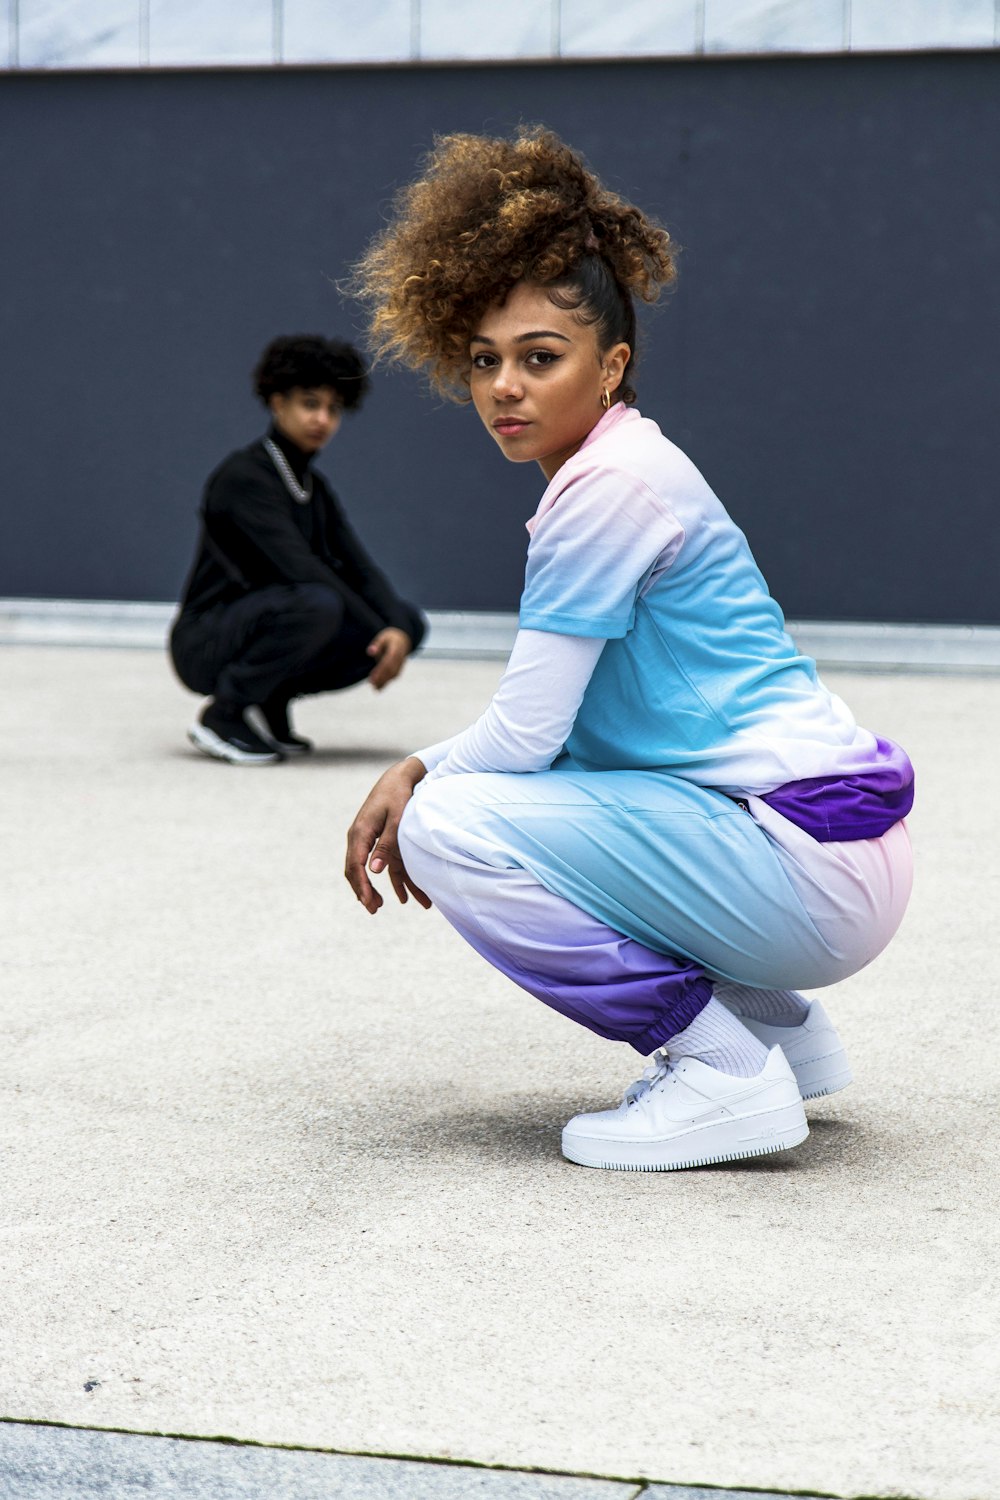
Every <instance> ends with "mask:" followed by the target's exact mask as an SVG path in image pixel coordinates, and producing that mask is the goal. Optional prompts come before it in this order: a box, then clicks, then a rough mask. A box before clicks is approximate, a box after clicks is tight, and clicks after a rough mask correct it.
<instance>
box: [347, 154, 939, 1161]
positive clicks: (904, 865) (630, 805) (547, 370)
mask: <svg viewBox="0 0 1000 1500" xmlns="http://www.w3.org/2000/svg"><path fill="white" fill-rule="evenodd" d="M673 277H674V262H673V253H672V247H671V243H670V239H669V236H668V235H667V233H666V231H665V230H664V229H662V228H661V227H659V226H658V225H656V224H655V223H653V222H652V221H651V220H650V219H649V218H647V217H646V216H645V215H644V214H643V213H641V212H640V211H639V210H638V209H637V208H635V207H634V206H632V205H630V204H627V203H625V202H623V201H622V200H621V199H619V198H618V197H616V196H615V195H614V194H612V193H610V192H608V191H607V190H606V189H605V188H603V187H602V185H601V184H600V182H599V181H598V180H597V179H596V178H595V177H594V176H593V174H592V173H591V172H589V171H588V170H587V168H586V167H585V166H584V164H583V163H582V161H581V160H580V158H579V157H578V156H576V155H575V154H574V153H573V152H572V151H571V150H570V149H569V148H568V147H567V146H565V145H564V144H563V143H562V142H561V141H559V140H558V139H557V138H556V137H555V136H554V135H552V134H551V133H550V132H548V131H544V130H541V129H534V130H522V131H521V132H520V133H519V134H518V135H517V137H516V138H515V139H513V140H497V139H488V138H482V137H477V136H464V135H457V136H450V137H446V138H444V139H443V140H441V141H440V142H439V143H438V146H437V149H436V150H435V152H434V153H433V154H432V155H431V157H430V159H429V162H428V165H427V168H426V170H425V172H424V174H423V175H422V176H421V178H420V179H419V180H418V181H417V182H415V183H414V184H413V185H412V186H411V187H409V188H408V189H407V190H406V191H405V193H404V194H403V195H402V196H401V199H400V201H399V203H398V205H397V211H396V215H395V218H394V219H393V221H392V222H391V223H390V225H389V227H388V228H387V229H386V230H385V232H384V233H383V234H382V235H381V236H380V238H379V239H378V240H377V241H376V242H375V243H374V245H373V246H372V248H371V249H370V251H369V252H368V254H367V256H366V257H365V259H364V261H363V262H362V263H361V265H360V267H359V270H358V281H359V286H360V289H361V291H362V293H363V295H365V296H366V297H367V298H368V300H369V303H370V305H371V307H372V310H373V319H372V326H373V335H374V341H375V343H376V346H377V347H378V349H379V351H380V352H381V353H382V354H383V355H387V356H388V357H390V358H393V359H396V360H400V361H402V362H404V363H405V364H407V365H409V366H411V367H414V368H422V369H424V370H426V371H427V373H428V374H429V376H430V378H431V380H432V381H433V383H434V384H435V385H436V387H437V388H438V389H439V390H443V391H446V392H448V393H450V394H457V395H459V396H460V397H467V396H469V395H471V399H472V402H473V404H474V406H475V408H476V411H477V413H478V414H479V417H480V419H481V420H482V422H483V425H484V426H485V428H486V430H487V432H488V433H489V434H490V436H491V437H492V438H493V440H494V441H495V442H496V443H497V444H499V446H500V448H501V450H502V452H503V453H504V454H505V455H506V457H508V458H509V459H511V460H512V461H513V462H520V463H524V462H528V461H529V460H530V461H534V462H535V463H537V464H538V466H539V468H540V469H541V471H542V474H543V475H544V478H545V481H546V485H547V487H546V489H545V491H544V493H543V495H542V497H541V500H540V502H539V505H538V509H537V511H536V513H535V516H534V518H533V519H532V520H531V521H530V522H529V523H528V531H529V533H530V541H529V545H528V553H527V567H526V575H525V586H524V592H523V594H522V597H521V604H520V615H519V630H518V634H517V638H516V641H515V644H514V647H513V650H512V652H511V656H510V660H509V662H508V665H507V669H506V672H505V673H504V676H503V679H502V681H501V683H500V686H499V687H498V689H497V692H496V694H495V696H494V698H493V700H492V702H491V703H490V705H489V707H488V708H487V709H486V712H485V713H484V714H483V715H482V717H481V718H480V719H479V720H478V721H477V722H476V723H474V724H472V725H471V726H470V727H469V728H468V729H466V730H465V731H464V732H463V733H462V734H459V735H457V736H455V737H454V738H452V739H450V740H446V741H444V742H442V743H441V744H438V745H433V746H430V747H428V748H427V749H424V750H420V751H418V752H417V753H416V754H415V755H412V756H409V757H408V758H407V759H405V760H403V761H401V762H399V763H398V764H397V765H395V766H393V767H392V768H391V769H390V770H388V771H387V772H386V773H385V774H384V775H383V776H382V777H381V778H380V780H379V781H378V782H377V783H376V785H375V787H374V788H373V790H372V792H371V793H370V795H369V797H368V798H367V800H366V801H365V803H364V805H363V807H362V808H361V810H360V812H359V813H358V815H357V818H356V819H355V821H354V823H353V825H352V827H351V830H350V833H349V835H348V857H347V866H346V872H345V873H346V875H347V878H348V880H349V881H350V883H351V886H352V887H353V889H354V891H355V893H356V895H357V897H358V899H359V900H360V901H361V902H362V903H363V905H364V906H365V907H366V909H367V910H368V911H369V912H376V911H377V910H378V908H379V907H380V906H381V904H382V898H381V896H380V895H379V894H378V892H377V891H376V889H375V887H374V886H373V884H372V881H371V879H370V874H378V873H380V872H381V871H383V870H387V871H388V874H389V878H390V881H391V884H392V887H393V889H394V891H395V893H396V895H397V897H398V899H399V900H400V901H406V899H407V894H408V892H409V893H412V894H413V896H414V897H415V899H416V900H417V901H418V902H419V903H420V904H421V905H423V906H429V905H430V904H431V899H433V902H434V903H435V904H436V905H437V906H438V907H439V908H440V910H441V911H442V912H443V913H444V915H445V916H446V917H447V919H448V921H449V922H451V923H452V925H453V926H454V927H455V928H456V929H457V930H458V931H459V932H460V933H461V934H462V936H463V937H464V938H466V939H467V941H468V942H469V943H471V944H472V946H473V947H474V948H475V949H476V950H477V952H479V953H480V954H481V955H482V956H483V957H484V958H485V959H487V960H488V961H489V962H490V963H491V964H493V965H495V966H496V967H497V968H498V969H500V970H501V971H502V972H503V973H504V974H506V975H508V976H509V977H510V978H511V979H512V980H514V982H515V983H517V984H518V985H520V986H521V987H522V988H524V989H526V990H528V991H529V992H530V993H531V994H533V995H536V996H537V997H538V998H539V999H541V1000H543V1001H545V1003H546V1004H548V1005H550V1006H552V1007H554V1008H555V1009H556V1010H559V1011H561V1012H562V1014H563V1015H565V1016H568V1017H570V1018H571V1019H572V1020H574V1021H578V1022H580V1023H581V1025H584V1026H587V1027H589V1028H590V1030H592V1031H595V1032H597V1033H598V1034H599V1035H600V1036H604V1037H607V1038H609V1039H610V1040H613V1041H621V1042H627V1043H629V1045H630V1046H632V1047H634V1048H635V1049H636V1051H638V1052H640V1053H641V1054H643V1055H644V1056H651V1065H650V1066H649V1067H648V1068H647V1069H646V1072H645V1073H644V1075H643V1077H642V1078H641V1079H640V1080H639V1081H638V1082H637V1083H635V1084H633V1085H632V1086H631V1087H630V1088H629V1089H628V1090H627V1091H626V1093H625V1096H624V1099H623V1100H622V1102H621V1104H620V1105H619V1106H618V1107H617V1108H615V1109H609V1110H606V1111H603V1112H600V1113H597V1114H584V1115H577V1116H576V1117H575V1118H574V1119H572V1120H570V1122H569V1123H568V1124H567V1126H566V1127H565V1130H564V1131H563V1140H562V1147H563V1152H564V1154H565V1155H566V1156H567V1157H568V1158H569V1159H570V1160H572V1161H575V1162H579V1163H581V1164H583V1165H585V1166H593V1167H616V1168H626V1169H631V1170H639V1171H659V1170H668V1169H672V1168H678V1167H693V1166H700V1165H703V1164H705V1163H708V1162H716V1161H727V1160H732V1159H735V1158H739V1157H748V1156H756V1155H762V1154H764V1153H768V1152H773V1151H780V1150H784V1149H786V1148H788V1147H792V1146H795V1145H797V1144H798V1143H799V1142H800V1141H802V1140H804V1138H805V1137H806V1135H807V1133H808V1126H807V1123H806V1116H805V1112H804V1110H803V1100H804V1099H810V1098H814V1097H817V1096H819V1095H822V1094H830V1093H833V1092H835V1091H836V1090H837V1089H841V1088H843V1087H844V1086H845V1085H846V1084H847V1083H849V1082H850V1081H851V1070H850V1066H849V1063H848V1061H847V1057H846V1054H845V1051H844V1048H843V1045H842V1043H841V1041H840V1039H839V1037H838V1035H837V1032H836V1031H835V1029H834V1027H833V1025H832V1023H831V1021H830V1019H829V1017H828V1016H827V1014H826V1012H825V1010H824V1008H823V1007H822V1005H821V1004H820V1003H819V1002H818V1001H815V1000H813V1001H811V1002H810V1001H809V1000H806V999H804V998H803V997H802V996H801V995H800V994H799V993H798V991H799V989H801V988H816V987H820V986H824V985H830V984H834V983H836V982H837V981H838V980H840V979H843V978H845V977H846V976H848V975H850V974H853V973H855V972H856V971H857V970H858V969H860V968H862V967H863V966H864V965H865V964H867V963H869V962H870V961H871V960H872V959H873V958H874V957H875V956H876V954H878V953H879V952H880V951H881V950H882V949H883V948H884V947H885V945H886V943H887V942H888V941H889V939H890V938H891V936H892V935H893V933H894V932H895V931H896V928H897V927H898V925H899V923H900V920H901V918H902V916H903V912H904V909H905V907H906V903H907V899H908V896H909V892H910V883H911V855H910V846H909V840H908V838H907V833H906V828H905V824H904V822H903V821H902V820H903V819H904V818H905V815H906V813H907V812H908V811H909V809H910V806H911V803H912V800H913V773H912V768H911V766H910V763H909V761H908V759H907V757H906V755H905V754H904V753H903V751H902V750H900V749H899V747H898V746H896V745H894V744H892V743H890V742H888V741H886V740H884V739H880V738H878V737H876V735H874V734H872V733H871V732H870V731H868V730H866V729H862V728H859V727H858V725H857V724H856V723H855V721H854V719H853V718H852V716H851V714H850V713H849V711H848V709H847V708H846V707H845V705H844V704H843V703H842V702H841V701H840V699H838V698H836V697H834V696H833V695H832V694H831V693H829V692H828V691H827V689H826V688H825V687H824V686H823V684H822V683H821V682H820V681H819V680H818V678H817V675H816V669H815V665H814V663H813V662H812V661H810V660H809V659H808V658H806V657H804V656H802V655H800V654H799V652H798V651H797V650H796V648H795V646H794V645H793V643H792V641H791V640H790V638H789V637H788V635H787V634H786V633H785V630H784V624H783V617H782V614H781V611H780V610H779V608H778V606H777V604H776V603H775V602H774V601H773V600H772V598H771V597H770V595H769V593H768V591H767V587H766V584H765V582H764V579H763V578H762V576H761V574H760V572H759V570H758V568H757V566H756V564H755V563H754V560H753V557H752V555H751V553H750V550H749V547H748V546H747V543H746V540H745V538H744V537H743V535H742V533H741V532H740V531H739V530H738V529H737V527H736V526H735V525H734V523H733V522H732V521H731V520H730V518H729V516H728V515H727V513H726V511H725V510H724V509H723V507H722V505H721V503H720V502H719V500H718V499H717V498H716V497H715V495H714V494H713V493H712V491H711V489H710V488H709V486H708V485H707V483H706V482H705V480H704V479H703V478H702V476H701V474H700V473H699V472H698V470H697V469H696V468H695V467H694V465H693V464H692V463H691V462H690V461H689V460H688V459H687V458H686V457H685V455H684V454H683V453H681V452H680V450H679V449H678V448H676V447H675V446H674V444H673V443H671V442H670V441H669V440H668V439H667V438H666V437H664V435H663V434H662V433H661V432H660V429H659V428H658V427H657V425H656V424H655V423H654V422H652V421H650V420H649V419H648V418H645V417H642V416H640V414H639V412H638V411H637V410H636V409H635V407H634V405H633V402H634V400H635V394H634V391H633V389H632V385H631V379H632V370H633V355H634V350H635V314H634V307H633V297H634V296H639V297H641V298H643V299H644V300H646V301H652V300H654V299H655V297H656V296H657V294H658V292H659V291H660V289H661V288H662V287H664V286H666V285H667V284H669V283H670V282H671V281H672V279H673Z"/></svg>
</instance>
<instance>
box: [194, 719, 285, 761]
mask: <svg viewBox="0 0 1000 1500" xmlns="http://www.w3.org/2000/svg"><path fill="white" fill-rule="evenodd" d="M188 739H189V740H190V741H191V743H192V745H194V747H195V749H196V750H200V751H201V752H202V754H203V755H210V756H211V757H212V759H213V760H225V761H228V762H229V764H230V765H231V766H273V765H275V764H276V762H278V761H279V760H280V759H281V756H280V755H279V754H278V752H277V751H276V750H275V751H274V752H273V753H272V754H270V755H257V754H255V753H254V752H253V751H252V750H240V749H238V748H237V746H236V745H230V743H229V742H228V740H224V739H223V738H222V737H221V735H218V734H216V733H215V731H214V729H206V728H205V725H204V724H201V723H197V724H192V725H191V728H190V729H189V730H188Z"/></svg>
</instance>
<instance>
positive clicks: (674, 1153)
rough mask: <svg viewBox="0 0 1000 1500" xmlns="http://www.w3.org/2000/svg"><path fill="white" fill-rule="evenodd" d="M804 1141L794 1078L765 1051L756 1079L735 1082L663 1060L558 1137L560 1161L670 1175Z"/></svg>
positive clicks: (661, 1055)
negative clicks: (612, 1105) (616, 1101)
mask: <svg viewBox="0 0 1000 1500" xmlns="http://www.w3.org/2000/svg"><path fill="white" fill-rule="evenodd" d="M808 1134H809V1126H808V1124H807V1122H806V1115H805V1110H804V1109H803V1108H802V1099H801V1098H800V1096H799V1090H798V1087H797V1085H796V1082H795V1076H794V1074H793V1073H792V1070H791V1068H790V1067H789V1065H788V1062H787V1060H786V1058H785V1055H784V1053H783V1052H782V1050H781V1048H780V1047H772V1048H771V1050H770V1052H769V1053H768V1056H767V1062H766V1063H765V1064H764V1067H763V1069H762V1070H761V1072H759V1073H758V1074H757V1076H756V1077H755V1078H734V1077H733V1076H732V1074H730V1073H720V1072H719V1071H718V1069H717V1068H710V1067H709V1066H708V1064H707V1063H703V1062H699V1061H698V1059H697V1058H695V1057H680V1058H677V1059H675V1060H671V1059H670V1058H669V1057H668V1056H667V1054H666V1053H665V1052H657V1053H655V1054H654V1056H653V1065H652V1067H650V1068H647V1069H646V1071H645V1073H644V1074H643V1076H642V1077H641V1078H640V1079H639V1081H638V1082H637V1083H634V1084H633V1085H632V1087H631V1088H630V1089H627V1090H626V1093H625V1097H624V1099H623V1100H622V1102H621V1104H620V1105H619V1106H618V1108H617V1109H605V1110H602V1111H601V1112H600V1113H599V1114H593V1115H576V1116H575V1117H574V1118H573V1119H572V1120H570V1122H569V1124H568V1125H567V1126H566V1128H565V1129H564V1130H563V1134H562V1149H563V1155H564V1156H566V1157H568V1158H569V1160H570V1161H575V1162H579V1164H580V1166H582V1167H617V1168H619V1169H621V1170H622V1171H626V1172H671V1171H674V1170H675V1169H677V1168H678V1167H703V1166H707V1165H708V1164H709V1163H710V1162H716V1161H737V1160H738V1159H739V1158H740V1157H744V1156H764V1155H765V1154H767V1153H768V1152H771V1151H785V1150H786V1149H787V1148H788V1147H789V1146H797V1145H798V1144H799V1142H800V1141H804V1140H805V1138H806V1136H807V1135H808Z"/></svg>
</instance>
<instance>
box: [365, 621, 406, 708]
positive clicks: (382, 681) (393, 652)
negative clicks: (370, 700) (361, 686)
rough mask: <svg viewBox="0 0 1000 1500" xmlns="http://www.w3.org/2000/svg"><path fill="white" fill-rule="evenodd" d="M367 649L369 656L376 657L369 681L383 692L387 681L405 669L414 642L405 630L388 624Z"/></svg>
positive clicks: (377, 689) (377, 690)
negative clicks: (404, 664)
mask: <svg viewBox="0 0 1000 1500" xmlns="http://www.w3.org/2000/svg"><path fill="white" fill-rule="evenodd" d="M365 649H366V651H367V653H368V655H369V656H374V657H375V658H376V662H375V666H374V667H373V668H372V670H371V671H370V672H369V673H368V681H369V682H370V683H371V685H372V687H373V688H375V690H376V692H381V690H382V689H383V688H384V687H385V685H386V683H387V682H391V681H392V679H393V678H394V677H398V676H399V674H400V672H401V671H402V670H403V663H404V662H405V660H406V658H407V657H408V656H409V654H410V652H411V651H412V650H413V642H412V641H411V640H410V637H409V636H408V635H407V633H406V631H405V630H397V629H396V627H395V626H394V625H387V626H386V628H385V629H384V630H380V631H379V633H378V635H377V636H376V637H375V639H374V640H373V641H372V642H371V643H370V644H369V645H368V646H367V647H366V648H365Z"/></svg>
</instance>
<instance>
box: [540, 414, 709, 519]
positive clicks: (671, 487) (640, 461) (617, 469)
mask: <svg viewBox="0 0 1000 1500" xmlns="http://www.w3.org/2000/svg"><path fill="white" fill-rule="evenodd" d="M560 480H561V483H560V484H559V485H558V489H557V491H556V492H557V493H559V492H561V491H562V490H563V489H566V488H568V487H569V486H570V485H573V484H575V483H580V484H583V485H586V483H587V482H588V481H590V482H591V483H595V484H596V483H598V482H600V481H601V480H606V481H609V482H611V483H612V484H614V485H615V486H616V487H619V488H620V487H621V486H622V484H623V482H624V483H626V484H627V485H628V486H629V487H630V488H632V489H634V490H637V491H641V492H644V493H645V494H646V495H647V497H649V498H650V499H654V500H656V501H658V502H659V503H660V504H662V505H665V506H667V507H668V508H669V509H671V510H674V509H676V507H677V505H678V504H679V503H680V504H683V502H684V501H685V500H688V501H696V500H698V499H702V500H704V499H707V498H709V497H710V496H711V494H712V492H711V490H710V489H709V487H708V484H707V483H706V481H705V479H704V477H703V476H702V474H701V473H700V472H699V470H698V469H697V468H696V467H695V465H694V464H693V463H692V461H691V460H690V458H688V456H687V454H686V453H685V452H684V451H683V450H682V449H681V448H679V447H678V446H677V444H676V443H673V442H671V440H670V439H669V438H668V437H666V436H665V434H664V433H663V432H662V431H661V429H660V427H659V426H658V424H657V423H656V422H654V421H653V419H652V418H651V417H644V416H643V415H642V414H641V413H640V412H639V411H637V410H636V409H635V407H612V408H611V411H610V412H608V413H607V415H606V416H605V417H603V418H602V420H601V421H600V422H599V423H598V424H597V426H596V427H595V428H594V429H593V431H592V432H591V433H590V435H589V437H588V438H587V439H586V441H585V442H584V443H583V445H582V446H581V448H580V449H579V450H578V452H577V453H576V454H575V455H574V456H573V458H571V459H570V460H569V461H568V462H567V463H566V464H564V465H563V467H562V469H561V470H560V471H559V473H558V474H557V475H556V481H560Z"/></svg>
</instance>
